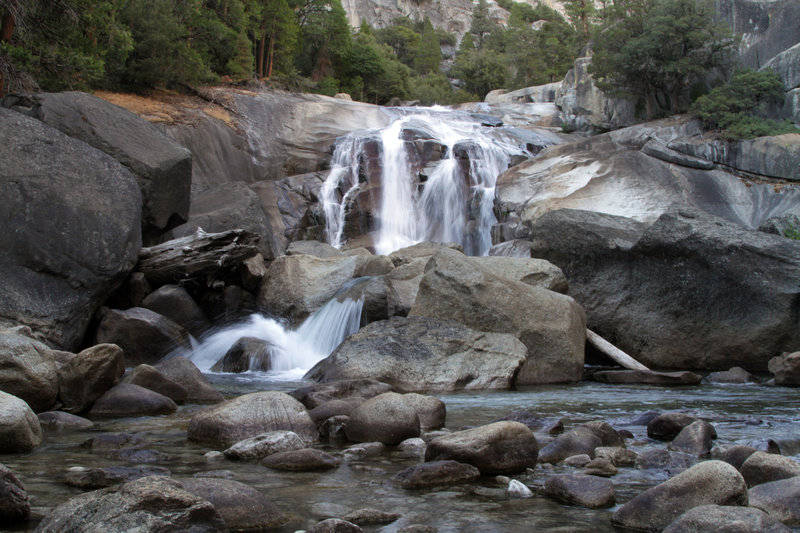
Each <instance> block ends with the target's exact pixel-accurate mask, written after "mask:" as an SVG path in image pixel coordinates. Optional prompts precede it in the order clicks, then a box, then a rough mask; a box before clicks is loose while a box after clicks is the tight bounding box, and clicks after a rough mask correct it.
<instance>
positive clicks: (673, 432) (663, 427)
mask: <svg viewBox="0 0 800 533" xmlns="http://www.w3.org/2000/svg"><path fill="white" fill-rule="evenodd" d="M697 420H698V418H697V417H696V416H694V415H690V414H687V413H679V412H670V413H661V414H659V415H657V416H656V417H654V418H653V419H652V420H650V422H648V424H647V436H648V437H650V438H651V439H658V440H672V439H674V438H675V437H677V436H678V433H680V432H681V430H682V429H683V428H685V427H686V426H688V425H689V424H692V423H694V422H696V421H697Z"/></svg>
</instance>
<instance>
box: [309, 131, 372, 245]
mask: <svg viewBox="0 0 800 533" xmlns="http://www.w3.org/2000/svg"><path fill="white" fill-rule="evenodd" d="M364 140H365V138H364V137H361V136H358V135H355V134H350V135H346V136H345V137H343V138H342V139H341V140H340V141H339V142H338V143H337V145H336V150H335V151H334V153H333V159H332V161H331V171H330V174H328V178H327V179H326V180H325V182H324V183H323V184H322V188H321V189H320V196H321V197H322V208H323V211H324V213H325V220H326V225H325V236H326V238H327V240H328V242H329V243H330V244H331V245H333V246H335V247H337V248H338V247H339V246H341V240H342V231H344V215H345V211H344V206H346V205H347V202H348V201H349V200H350V197H351V196H352V194H353V193H355V192H356V191H357V190H358V173H359V167H360V165H361V158H360V157H359V156H360V154H361V150H362V147H363V145H364Z"/></svg>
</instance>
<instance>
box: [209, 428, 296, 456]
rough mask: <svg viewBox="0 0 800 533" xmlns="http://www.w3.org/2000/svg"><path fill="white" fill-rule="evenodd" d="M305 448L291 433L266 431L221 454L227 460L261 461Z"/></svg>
mask: <svg viewBox="0 0 800 533" xmlns="http://www.w3.org/2000/svg"><path fill="white" fill-rule="evenodd" d="M305 447H306V445H305V443H304V442H303V440H302V439H301V438H300V437H299V436H297V433H295V432H293V431H286V430H283V431H267V432H266V433H262V434H260V435H256V436H255V437H250V438H247V439H244V440H240V441H239V442H237V443H235V444H234V445H233V446H231V447H230V448H228V449H227V450H225V451H224V452H222V453H224V454H225V457H227V458H228V459H261V458H262V457H266V456H268V455H272V454H273V453H279V452H287V451H291V450H302V449H303V448H305Z"/></svg>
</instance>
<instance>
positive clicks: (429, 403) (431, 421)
mask: <svg viewBox="0 0 800 533" xmlns="http://www.w3.org/2000/svg"><path fill="white" fill-rule="evenodd" d="M403 401H404V402H406V405H408V406H409V407H411V408H412V409H413V410H414V411H415V412H416V413H417V417H418V418H419V427H420V429H421V430H423V431H427V430H431V429H439V428H440V427H443V426H444V422H445V418H446V417H447V408H446V406H445V404H444V402H443V401H442V400H440V399H439V398H434V397H433V396H427V395H425V394H416V393H413V392H411V393H408V394H403Z"/></svg>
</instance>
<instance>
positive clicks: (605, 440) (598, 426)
mask: <svg viewBox="0 0 800 533" xmlns="http://www.w3.org/2000/svg"><path fill="white" fill-rule="evenodd" d="M581 426H583V427H585V428H589V430H591V432H592V433H594V434H595V435H597V437H598V438H599V439H600V442H601V444H602V445H603V446H625V439H623V438H622V437H621V436H620V435H619V433H617V431H616V430H615V429H614V428H613V427H611V424H609V423H608V422H602V421H594V422H587V423H585V424H581Z"/></svg>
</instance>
